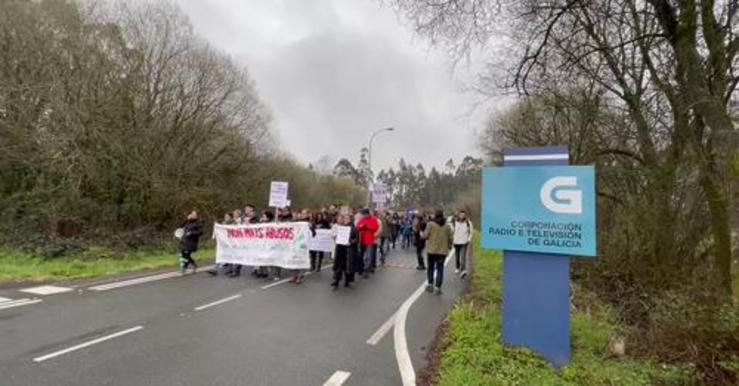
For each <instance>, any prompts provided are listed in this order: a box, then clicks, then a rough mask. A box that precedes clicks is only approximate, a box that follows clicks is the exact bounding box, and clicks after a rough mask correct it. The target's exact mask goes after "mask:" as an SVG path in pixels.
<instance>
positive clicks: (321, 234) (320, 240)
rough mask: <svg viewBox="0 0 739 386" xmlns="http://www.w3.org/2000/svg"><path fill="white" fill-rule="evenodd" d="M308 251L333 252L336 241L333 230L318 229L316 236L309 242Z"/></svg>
mask: <svg viewBox="0 0 739 386" xmlns="http://www.w3.org/2000/svg"><path fill="white" fill-rule="evenodd" d="M308 249H310V250H311V251H319V252H333V251H334V240H333V238H332V237H331V229H316V235H315V236H313V237H312V238H311V239H310V241H309V242H308Z"/></svg>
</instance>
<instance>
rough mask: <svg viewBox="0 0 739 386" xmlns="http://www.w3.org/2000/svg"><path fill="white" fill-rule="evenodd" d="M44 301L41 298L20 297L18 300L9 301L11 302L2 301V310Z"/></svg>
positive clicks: (0, 305)
mask: <svg viewBox="0 0 739 386" xmlns="http://www.w3.org/2000/svg"><path fill="white" fill-rule="evenodd" d="M42 301H43V300H41V299H28V298H23V299H18V300H12V301H9V302H3V303H0V310H4V309H6V308H13V307H20V306H27V305H29V304H36V303H41V302H42Z"/></svg>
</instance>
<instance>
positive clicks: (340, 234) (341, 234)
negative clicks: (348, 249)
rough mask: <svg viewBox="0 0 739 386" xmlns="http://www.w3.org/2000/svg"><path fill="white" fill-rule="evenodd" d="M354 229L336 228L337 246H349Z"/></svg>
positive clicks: (346, 227)
mask: <svg viewBox="0 0 739 386" xmlns="http://www.w3.org/2000/svg"><path fill="white" fill-rule="evenodd" d="M351 233H352V228H351V227H348V226H338V227H336V244H339V245H349V238H350V237H351Z"/></svg>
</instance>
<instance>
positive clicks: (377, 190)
mask: <svg viewBox="0 0 739 386" xmlns="http://www.w3.org/2000/svg"><path fill="white" fill-rule="evenodd" d="M385 201H386V197H385V185H383V184H381V183H379V182H375V183H374V184H372V202H374V203H384V202H385Z"/></svg>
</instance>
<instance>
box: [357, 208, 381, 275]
mask: <svg viewBox="0 0 739 386" xmlns="http://www.w3.org/2000/svg"><path fill="white" fill-rule="evenodd" d="M360 213H361V218H360V220H359V223H358V224H357V231H358V232H359V239H360V246H361V251H362V258H363V265H364V267H363V274H362V276H363V277H364V278H365V279H366V278H368V277H369V274H370V273H373V272H374V271H375V265H376V261H375V260H376V259H377V254H376V252H377V233H378V231H379V230H380V222H379V221H378V220H377V217H375V216H373V215H371V214H370V211H369V209H366V208H365V209H362V211H361V212H360Z"/></svg>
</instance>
